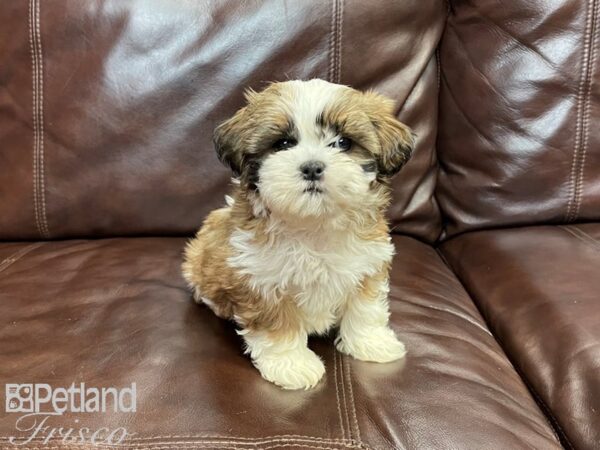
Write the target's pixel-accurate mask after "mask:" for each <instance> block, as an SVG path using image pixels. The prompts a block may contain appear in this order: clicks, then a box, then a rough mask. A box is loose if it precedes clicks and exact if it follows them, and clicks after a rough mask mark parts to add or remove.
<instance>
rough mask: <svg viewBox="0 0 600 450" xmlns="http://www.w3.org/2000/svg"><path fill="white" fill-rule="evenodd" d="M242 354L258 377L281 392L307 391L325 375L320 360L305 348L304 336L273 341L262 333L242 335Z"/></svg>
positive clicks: (304, 334) (301, 334)
mask: <svg viewBox="0 0 600 450" xmlns="http://www.w3.org/2000/svg"><path fill="white" fill-rule="evenodd" d="M243 336H244V340H245V341H246V346H247V350H246V353H249V354H250V357H251V358H252V361H253V362H254V365H255V366H256V368H257V369H258V370H259V371H260V373H261V375H262V376H263V377H264V378H265V379H266V380H269V381H271V382H273V383H275V384H277V385H278V386H281V387H283V388H285V389H309V388H311V387H314V386H315V385H316V384H317V383H318V382H319V380H320V379H321V378H322V377H323V375H324V374H325V366H324V365H323V361H321V358H319V357H318V356H317V355H316V353H314V352H313V351H312V350H310V349H309V348H308V347H307V335H306V333H299V334H298V335H297V336H295V337H294V338H292V339H290V340H288V341H283V342H280V341H278V342H274V341H272V340H270V339H269V338H268V336H267V335H266V334H265V333H263V332H248V333H243Z"/></svg>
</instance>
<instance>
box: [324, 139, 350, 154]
mask: <svg viewBox="0 0 600 450" xmlns="http://www.w3.org/2000/svg"><path fill="white" fill-rule="evenodd" d="M352 144H353V142H352V139H350V138H347V137H344V136H342V137H340V138H338V139H337V140H336V141H335V142H332V143H331V144H329V146H330V147H333V148H339V149H340V150H341V151H343V152H347V151H349V150H350V149H351V148H352Z"/></svg>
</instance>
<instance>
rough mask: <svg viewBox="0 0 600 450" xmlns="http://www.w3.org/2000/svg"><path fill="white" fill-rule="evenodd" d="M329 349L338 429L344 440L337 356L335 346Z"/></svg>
mask: <svg viewBox="0 0 600 450" xmlns="http://www.w3.org/2000/svg"><path fill="white" fill-rule="evenodd" d="M331 348H332V349H333V380H334V383H333V384H335V403H336V405H337V411H338V417H339V419H340V429H341V430H342V439H345V438H346V430H345V429H344V419H343V417H342V407H341V405H340V390H339V386H338V374H337V372H338V370H337V362H336V359H337V357H336V355H337V350H336V348H335V345H332V346H331Z"/></svg>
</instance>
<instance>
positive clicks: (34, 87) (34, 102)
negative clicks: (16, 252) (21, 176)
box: [28, 0, 42, 236]
mask: <svg viewBox="0 0 600 450" xmlns="http://www.w3.org/2000/svg"><path fill="white" fill-rule="evenodd" d="M33 2H34V0H29V11H28V25H29V51H30V53H31V78H32V89H31V102H32V107H31V114H32V119H33V170H32V178H33V210H34V215H35V224H36V227H37V230H38V233H39V234H40V236H42V226H41V224H40V212H39V206H38V191H37V142H38V137H37V133H38V123H37V121H38V115H37V86H38V71H37V46H34V44H33V39H34V38H33V19H32V17H31V16H32V15H33Z"/></svg>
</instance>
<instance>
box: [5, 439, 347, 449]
mask: <svg viewBox="0 0 600 450" xmlns="http://www.w3.org/2000/svg"><path fill="white" fill-rule="evenodd" d="M23 440H26V438H23ZM23 440H20V441H19V440H17V444H18V443H19V442H22V441H23ZM28 443H31V444H33V445H42V444H43V445H57V446H73V445H75V443H72V442H71V443H69V442H62V439H60V438H54V439H50V440H49V441H48V442H46V441H45V438H37V439H33V440H32V441H31V442H28ZM275 443H283V444H293V445H307V446H309V445H342V446H344V447H351V448H356V447H359V445H358V444H357V443H355V442H349V441H345V442H340V441H337V440H332V442H329V441H327V440H325V441H324V442H323V441H319V442H316V441H311V440H309V439H307V440H296V439H256V440H255V441H254V442H241V441H233V440H228V439H219V440H210V439H202V440H188V441H161V442H137V443H136V442H132V440H131V439H127V440H125V441H123V443H122V444H120V445H119V444H102V443H98V445H97V446H98V447H100V448H106V447H122V446H126V447H127V448H136V449H138V448H139V447H143V446H146V447H157V446H164V445H182V446H185V445H194V444H204V445H208V444H225V445H241V446H243V447H248V446H257V445H268V444H275ZM4 445H6V444H4ZM11 445H15V444H11Z"/></svg>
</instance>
